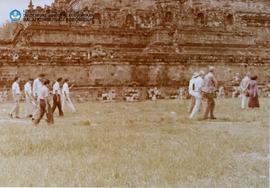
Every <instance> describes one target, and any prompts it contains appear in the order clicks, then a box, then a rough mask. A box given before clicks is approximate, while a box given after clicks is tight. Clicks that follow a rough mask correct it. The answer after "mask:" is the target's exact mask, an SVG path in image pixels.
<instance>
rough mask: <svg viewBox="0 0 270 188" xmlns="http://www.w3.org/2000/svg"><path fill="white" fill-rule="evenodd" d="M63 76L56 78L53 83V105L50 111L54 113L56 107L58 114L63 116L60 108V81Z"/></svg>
mask: <svg viewBox="0 0 270 188" xmlns="http://www.w3.org/2000/svg"><path fill="white" fill-rule="evenodd" d="M62 80H63V78H58V79H57V81H56V82H55V83H54V85H53V107H52V113H54V111H55V109H56V107H57V108H58V111H59V116H64V113H63V110H62V97H61V94H62V93H61V86H60V84H61V82H62Z"/></svg>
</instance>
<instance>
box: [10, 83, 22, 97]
mask: <svg viewBox="0 0 270 188" xmlns="http://www.w3.org/2000/svg"><path fill="white" fill-rule="evenodd" d="M12 94H13V95H19V94H21V90H20V86H19V84H18V83H17V82H13V84H12Z"/></svg>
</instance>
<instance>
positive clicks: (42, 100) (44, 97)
mask: <svg viewBox="0 0 270 188" xmlns="http://www.w3.org/2000/svg"><path fill="white" fill-rule="evenodd" d="M49 84H50V81H49V80H45V81H44V84H43V86H42V88H41V90H40V92H39V95H38V99H39V111H40V113H39V116H38V118H37V119H35V120H34V124H35V125H38V124H39V122H40V121H41V119H42V118H43V116H44V115H45V114H46V116H47V123H48V124H53V118H52V117H51V118H50V117H49V116H50V115H52V114H50V112H49V111H50V110H49V108H50V103H49V97H50V93H49V88H48V87H49Z"/></svg>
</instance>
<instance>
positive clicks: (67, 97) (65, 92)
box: [62, 79, 76, 113]
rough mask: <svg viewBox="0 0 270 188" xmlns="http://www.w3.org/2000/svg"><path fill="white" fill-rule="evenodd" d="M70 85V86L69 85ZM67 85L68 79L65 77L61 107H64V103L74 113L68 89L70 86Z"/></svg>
mask: <svg viewBox="0 0 270 188" xmlns="http://www.w3.org/2000/svg"><path fill="white" fill-rule="evenodd" d="M71 87H72V86H71ZM71 87H69V80H68V79H65V80H64V85H63V88H62V95H63V105H62V106H63V109H64V107H65V105H67V106H68V107H69V109H70V110H71V112H73V113H75V112H76V109H75V107H74V105H73V103H72V101H71V99H70V95H69V94H70V91H69V89H70V88H71Z"/></svg>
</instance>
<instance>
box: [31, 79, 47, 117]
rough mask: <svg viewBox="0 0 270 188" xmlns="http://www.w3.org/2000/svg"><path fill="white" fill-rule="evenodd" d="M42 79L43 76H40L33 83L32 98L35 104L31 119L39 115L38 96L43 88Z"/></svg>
mask: <svg viewBox="0 0 270 188" xmlns="http://www.w3.org/2000/svg"><path fill="white" fill-rule="evenodd" d="M44 78H45V74H40V75H38V77H37V78H36V79H35V80H34V82H33V96H34V99H35V104H36V105H35V106H34V109H33V119H36V118H37V117H38V115H39V104H38V103H39V100H38V95H39V92H40V90H41V88H42V86H43V81H44Z"/></svg>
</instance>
